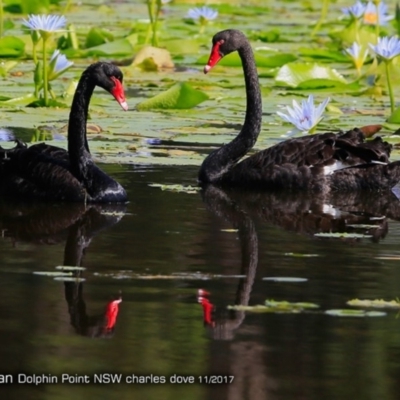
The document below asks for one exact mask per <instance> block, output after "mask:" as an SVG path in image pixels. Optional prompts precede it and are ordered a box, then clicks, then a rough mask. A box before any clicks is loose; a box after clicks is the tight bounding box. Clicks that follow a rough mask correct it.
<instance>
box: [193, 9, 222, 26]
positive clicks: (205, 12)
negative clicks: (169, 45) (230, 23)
mask: <svg viewBox="0 0 400 400" xmlns="http://www.w3.org/2000/svg"><path fill="white" fill-rule="evenodd" d="M187 17H188V18H191V19H193V20H195V21H200V23H201V22H207V21H212V20H213V19H215V18H217V17H218V11H216V10H214V9H212V8H210V7H207V6H203V7H200V8H198V7H196V8H191V9H190V10H189V11H188V13H187Z"/></svg>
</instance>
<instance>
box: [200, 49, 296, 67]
mask: <svg viewBox="0 0 400 400" xmlns="http://www.w3.org/2000/svg"><path fill="white" fill-rule="evenodd" d="M260 53H261V52H255V53H254V58H255V60H256V64H257V67H265V68H276V67H281V66H282V65H285V64H287V63H290V62H292V61H295V60H296V59H297V57H296V56H295V55H294V54H290V53H275V52H274V53H272V54H271V53H268V55H265V54H260ZM208 58H209V56H202V57H200V58H199V59H198V60H197V61H196V64H201V65H206V64H207V61H208ZM218 65H222V66H225V67H241V66H242V60H241V59H240V57H239V54H238V53H237V52H234V53H231V54H229V55H227V56H225V57H224V58H223V59H222V60H221V61H219V62H218Z"/></svg>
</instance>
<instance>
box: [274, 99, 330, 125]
mask: <svg viewBox="0 0 400 400" xmlns="http://www.w3.org/2000/svg"><path fill="white" fill-rule="evenodd" d="M329 101H330V98H329V97H328V98H327V99H325V100H324V101H323V102H322V103H321V104H320V105H319V106H318V107H315V106H314V96H313V95H310V96H309V97H308V99H307V100H303V101H302V102H301V105H299V103H297V101H296V100H293V107H290V106H286V110H287V112H288V114H284V113H282V112H280V111H277V114H278V115H279V116H280V117H281V118H282V119H284V120H285V121H287V122H290V123H291V124H293V125H294V126H295V127H296V128H297V129H298V130H299V131H301V132H303V133H307V132H310V131H312V129H313V128H315V127H316V126H317V124H318V123H319V122H320V121H321V119H322V114H323V112H324V110H325V108H326V106H327V104H328V103H329Z"/></svg>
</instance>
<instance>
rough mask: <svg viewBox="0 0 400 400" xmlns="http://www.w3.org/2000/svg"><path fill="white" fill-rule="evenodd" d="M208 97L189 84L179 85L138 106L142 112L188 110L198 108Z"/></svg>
mask: <svg viewBox="0 0 400 400" xmlns="http://www.w3.org/2000/svg"><path fill="white" fill-rule="evenodd" d="M207 99H208V96H207V95H206V94H205V93H204V92H202V91H201V90H197V89H193V88H192V87H191V86H190V85H189V84H187V83H182V82H180V83H177V84H176V85H174V86H172V87H171V88H169V89H168V90H167V91H165V92H163V93H160V94H158V95H156V96H154V97H152V98H150V99H147V100H144V101H142V102H141V103H139V104H137V106H136V108H137V109H138V110H140V111H143V110H152V109H164V110H166V109H186V108H192V107H195V106H197V105H198V104H200V103H202V102H203V101H205V100H207Z"/></svg>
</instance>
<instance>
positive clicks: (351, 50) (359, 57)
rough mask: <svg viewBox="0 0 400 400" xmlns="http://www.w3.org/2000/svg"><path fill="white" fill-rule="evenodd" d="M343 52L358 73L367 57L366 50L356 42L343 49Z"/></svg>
mask: <svg viewBox="0 0 400 400" xmlns="http://www.w3.org/2000/svg"><path fill="white" fill-rule="evenodd" d="M344 52H345V53H346V54H348V55H349V56H350V57H351V58H352V60H353V63H354V65H355V67H356V69H357V71H360V70H361V67H362V66H363V65H364V62H365V59H366V58H367V56H368V49H365V48H363V46H361V45H359V44H358V43H357V42H354V43H353V44H352V45H351V47H348V48H347V49H344Z"/></svg>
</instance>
